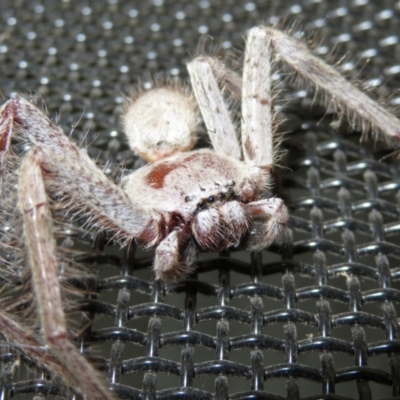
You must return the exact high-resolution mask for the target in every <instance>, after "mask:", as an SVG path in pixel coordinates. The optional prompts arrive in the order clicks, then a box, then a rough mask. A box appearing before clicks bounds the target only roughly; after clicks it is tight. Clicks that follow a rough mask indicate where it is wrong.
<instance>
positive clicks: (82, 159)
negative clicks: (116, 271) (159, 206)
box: [0, 97, 158, 246]
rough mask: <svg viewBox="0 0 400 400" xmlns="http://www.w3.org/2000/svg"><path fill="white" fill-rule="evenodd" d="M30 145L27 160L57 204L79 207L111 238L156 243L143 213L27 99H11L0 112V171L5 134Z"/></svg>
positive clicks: (153, 229)
mask: <svg viewBox="0 0 400 400" xmlns="http://www.w3.org/2000/svg"><path fill="white" fill-rule="evenodd" d="M12 134H16V135H17V136H20V137H22V138H24V139H25V140H27V141H28V142H30V143H32V144H33V145H34V146H36V148H35V149H33V150H32V153H31V154H29V155H27V156H26V157H27V159H28V160H30V162H32V163H33V164H35V165H38V166H40V168H41V171H42V174H43V178H44V180H45V183H46V187H50V188H51V190H52V191H53V192H54V194H56V195H60V196H61V198H63V199H64V203H63V206H66V207H71V208H73V209H74V210H75V209H79V210H81V211H83V212H84V213H86V214H87V215H89V216H90V217H91V218H92V219H93V220H94V222H95V223H97V224H98V225H99V226H100V227H102V228H106V229H110V230H111V231H113V232H114V233H115V235H116V238H117V239H121V240H130V239H132V238H137V239H139V240H141V239H142V240H143V241H145V242H146V243H148V244H149V245H150V246H151V245H152V244H154V243H155V242H156V241H157V240H158V226H157V223H156V222H155V221H154V220H153V219H152V217H151V216H150V215H149V214H148V212H147V211H145V210H144V208H143V207H141V206H140V205H139V204H137V203H134V202H133V201H132V200H131V199H130V198H128V196H127V195H126V193H125V192H124V191H123V190H122V189H121V188H120V187H118V186H117V185H115V184H114V183H112V182H110V181H109V179H108V178H107V177H106V176H105V175H104V174H103V173H102V172H101V171H100V170H99V169H98V167H97V166H96V164H95V163H94V161H93V160H92V159H91V158H90V157H89V156H88V155H87V153H86V152H85V151H84V150H81V149H79V148H78V146H76V145H75V144H74V143H72V142H71V141H70V140H69V139H68V138H67V137H66V136H65V135H64V133H63V132H62V130H61V129H60V128H59V127H57V126H56V125H55V124H54V123H53V122H52V121H50V119H49V118H47V117H46V116H45V115H43V113H42V112H41V111H40V110H39V109H37V108H36V107H35V106H34V105H32V104H31V103H29V102H28V101H27V100H25V99H23V98H21V97H16V98H14V99H12V100H9V101H8V102H7V103H6V104H5V105H4V106H3V107H2V109H1V111H0V157H2V159H0V167H1V161H3V162H4V160H5V157H6V156H7V153H8V152H9V150H10V149H9V145H10V141H11V139H10V138H11V135H12Z"/></svg>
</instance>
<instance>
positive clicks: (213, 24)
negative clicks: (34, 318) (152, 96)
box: [0, 0, 400, 399]
mask: <svg viewBox="0 0 400 400" xmlns="http://www.w3.org/2000/svg"><path fill="white" fill-rule="evenodd" d="M399 23H400V2H396V1H394V0H392V1H379V2H377V1H373V0H369V1H368V0H354V1H338V0H329V1H328V0H325V1H323V0H302V1H253V2H252V1H248V2H246V1H225V2H222V1H207V0H199V1H195V2H192V1H187V2H175V1H162V0H154V1H153V2H145V1H140V2H139V1H138V2H133V1H117V0H109V1H105V0H101V1H96V2H95V1H93V2H89V1H59V2H55V1H50V0H48V1H28V0H26V1H18V0H14V1H10V0H2V1H1V3H0V26H1V28H0V93H1V96H2V98H3V99H4V100H5V99H7V98H9V97H10V96H11V95H12V94H13V93H21V94H23V95H26V96H33V97H35V98H37V97H38V98H39V101H38V102H39V104H41V105H42V106H43V103H44V104H45V107H46V108H47V110H48V112H49V114H50V116H51V117H52V118H53V119H55V120H58V121H59V124H61V126H63V128H64V130H65V132H66V133H69V132H70V131H71V129H72V128H74V129H73V132H72V134H71V136H72V137H73V139H74V140H77V141H78V142H79V143H82V144H83V145H85V146H86V145H89V146H90V148H89V152H90V154H91V155H93V157H95V158H96V159H98V161H99V164H105V163H106V162H109V164H108V167H106V168H105V172H106V173H107V174H108V175H110V178H111V179H113V178H115V176H118V174H119V171H120V169H121V168H127V169H132V168H135V167H138V166H140V165H142V162H141V161H140V160H137V159H135V158H134V156H132V155H131V154H130V151H129V149H128V147H127V144H126V141H125V137H124V134H123V132H122V130H121V125H120V122H119V118H120V113H121V109H122V104H123V98H124V96H126V95H127V94H129V92H130V90H131V89H132V88H133V87H135V85H142V86H144V87H147V86H148V85H149V84H151V79H152V78H154V77H156V78H157V77H158V78H160V77H165V76H167V75H169V76H173V77H181V78H182V79H186V78H187V73H186V68H185V64H186V63H187V61H188V60H190V59H191V58H192V57H193V56H194V55H196V54H197V53H198V52H199V51H200V52H203V51H206V52H212V53H215V54H217V55H218V56H224V57H225V56H232V58H231V59H233V60H236V62H237V63H238V64H239V63H240V58H237V56H238V55H240V54H241V52H242V50H243V48H244V37H245V35H246V31H247V30H248V29H249V28H250V27H252V26H255V25H259V24H267V25H274V24H278V26H279V27H282V28H283V29H288V30H290V31H291V32H292V33H291V34H292V35H294V36H296V37H298V38H299V39H301V40H302V41H304V42H305V43H308V44H310V45H311V46H312V47H313V48H314V49H315V50H314V51H315V52H316V53H317V54H320V55H321V56H323V57H326V58H328V59H330V60H334V61H338V60H340V66H339V67H338V68H339V69H341V70H342V71H344V72H345V73H346V74H347V75H348V76H349V77H350V78H353V79H354V78H357V79H358V80H359V81H361V83H360V85H361V86H363V87H364V88H366V89H368V90H372V91H373V92H374V96H377V97H380V98H382V99H385V100H386V102H387V103H388V105H389V106H390V107H392V108H395V107H396V106H398V105H399V104H400V97H399V94H398V92H397V89H398V88H399V87H400V85H399V81H400V44H399ZM204 49H205V50H204ZM285 76H286V71H285V70H282V69H280V68H277V81H280V80H282V81H284V82H285V83H284V84H283V85H282V89H283V90H282V93H281V94H280V96H278V99H277V104H278V107H279V108H281V107H282V105H284V107H283V114H282V115H283V118H285V119H286V122H284V123H283V125H282V126H281V130H282V131H284V132H286V138H287V139H286V141H285V143H284V148H285V149H286V150H287V151H288V152H289V153H288V154H289V156H288V157H285V158H284V159H283V161H282V166H283V168H281V169H280V172H279V174H278V176H277V181H278V182H279V184H278V185H277V188H276V190H277V192H278V193H279V195H280V196H283V197H284V198H285V199H286V202H287V204H288V206H289V207H290V208H291V210H292V222H291V232H292V236H293V241H292V242H290V243H288V244H287V245H285V246H284V247H283V248H275V247H273V248H272V249H270V250H268V251H264V252H263V254H262V259H261V260H260V258H259V257H253V258H251V256H250V254H249V253H248V252H246V251H237V252H233V253H232V254H230V255H224V256H229V257H230V258H229V259H228V258H226V257H222V256H219V255H218V254H207V255H204V256H202V257H201V260H200V262H199V266H198V270H197V274H196V275H194V276H192V277H190V279H189V280H187V281H184V282H182V283H180V284H177V285H169V286H168V287H164V286H163V285H162V284H159V283H157V282H153V279H152V272H151V269H150V268H149V265H151V253H150V254H148V253H142V252H138V253H137V254H136V256H135V257H133V256H132V255H129V256H127V255H126V253H125V252H124V251H121V250H119V248H118V247H116V246H112V244H111V243H107V240H106V239H105V238H101V237H100V238H99V237H98V236H97V237H96V239H94V234H93V233H92V232H91V231H89V233H86V235H83V233H84V232H83V230H82V229H81V228H80V227H79V226H74V225H73V224H72V223H71V224H70V225H69V226H68V227H67V228H66V227H65V226H64V227H63V229H62V230H61V231H57V232H56V234H57V237H58V239H59V244H60V246H61V247H62V246H65V247H71V246H75V247H76V248H77V249H79V251H82V252H83V253H82V254H84V255H82V254H81V255H80V256H79V257H77V260H76V261H77V262H80V263H81V264H82V265H84V266H87V267H88V268H90V270H91V271H92V272H93V271H97V270H99V272H100V275H99V277H98V279H95V280H94V281H93V280H92V281H91V285H92V286H91V290H92V292H97V293H98V294H97V295H91V296H89V295H87V296H86V298H85V299H82V298H81V300H80V302H78V303H77V304H78V308H79V307H80V309H81V310H83V311H84V312H85V315H87V316H89V317H94V324H93V326H92V328H91V329H86V330H85V332H84V333H83V334H82V336H81V338H80V339H79V340H77V341H78V342H79V343H81V342H82V340H83V343H85V344H86V345H88V346H89V345H90V351H89V347H88V349H87V351H88V352H89V353H90V354H91V357H92V359H94V358H96V363H97V364H98V365H99V367H100V368H102V369H105V370H108V372H109V379H110V382H111V383H112V384H113V385H114V389H115V390H117V391H118V393H120V395H121V397H123V398H144V397H146V398H154V397H158V398H173V397H176V398H178V397H182V398H186V397H192V398H210V397H216V398H221V399H222V398H227V397H231V398H235V399H239V398H248V399H250V398H265V399H266V398H287V397H289V398H341V399H342V398H343V399H344V398H346V399H349V398H363V399H367V398H373V399H381V398H392V396H395V395H397V396H400V382H399V381H400V378H399V375H400V342H399V340H398V339H396V336H398V329H399V320H398V314H399V311H400V307H399V304H400V286H399V281H400V268H399V266H398V265H399V264H398V258H399V256H400V246H399V245H398V243H399V241H398V239H399V229H400V228H399V224H398V222H397V221H398V219H399V213H400V211H399V210H400V208H399V204H400V203H399V198H400V197H399V195H398V192H399V190H398V189H399V184H398V182H399V178H398V176H399V175H398V170H397V167H396V165H397V161H392V158H388V159H386V160H385V161H377V160H379V159H380V158H381V157H382V156H383V155H385V154H387V153H385V151H381V149H380V148H379V149H380V150H379V151H376V150H375V149H376V148H373V147H371V146H369V147H368V146H367V147H361V146H360V145H359V143H358V138H359V136H360V132H357V130H356V131H355V132H353V133H354V134H353V135H351V134H349V132H348V131H349V129H348V128H347V124H346V121H345V118H344V121H343V122H342V124H341V128H340V129H339V132H340V134H337V133H336V131H335V130H334V129H332V128H331V127H330V125H329V124H330V122H332V121H335V119H336V117H335V114H334V113H333V111H332V110H331V109H330V108H329V107H328V109H326V108H325V107H322V106H319V105H318V104H319V103H318V101H317V102H313V101H312V99H313V93H312V91H308V92H307V91H306V90H304V87H301V86H300V87H299V86H296V85H294V84H293V82H292V80H290V79H289V80H287V79H285ZM42 100H43V101H42ZM288 100H290V102H288ZM342 134H344V136H343V135H342ZM202 142H204V140H203V141H202ZM346 191H347V192H346ZM68 240H69V241H68ZM71 241H72V245H71ZM93 243H94V245H93ZM92 245H93V246H92ZM324 259H325V261H324ZM396 312H397V314H396ZM184 331H185V332H184ZM17 350H18V348H17V346H10V347H8V346H5V345H4V346H3V347H2V361H3V369H2V386H3V389H2V396H3V397H2V398H4V399H8V398H12V397H14V396H15V397H16V396H17V395H21V396H23V397H19V398H23V399H31V398H33V396H34V395H33V393H35V391H37V392H38V393H42V396H43V397H39V398H49V399H50V398H54V396H53V395H48V396H47V395H46V393H47V392H48V391H50V392H52V393H57V391H58V389H59V386H58V384H57V382H50V381H48V380H47V378H48V377H47V376H43V375H41V374H40V372H35V371H32V369H28V368H27V367H26V366H25V364H26V363H25V361H26V360H24V359H19V358H18V357H19V356H18V354H19V353H18V351H17ZM10 360H12V362H11V361H10ZM16 360H19V364H20V366H19V367H18V368H17V367H15V362H16ZM12 366H13V367H12ZM396 368H397V369H396ZM105 379H107V378H106V374H105ZM27 393H28V394H27ZM59 394H60V395H62V393H59ZM46 396H47V397H46ZM273 396H275V397H273ZM312 396H314V397H312ZM329 396H330V397H329Z"/></svg>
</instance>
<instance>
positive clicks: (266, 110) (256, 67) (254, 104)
mask: <svg viewBox="0 0 400 400" xmlns="http://www.w3.org/2000/svg"><path fill="white" fill-rule="evenodd" d="M266 40H267V38H264V40H260V38H259V36H257V35H256V34H255V31H254V30H253V29H252V30H251V31H250V34H249V36H248V38H247V44H246V52H245V61H244V69H243V89H242V147H243V155H244V159H245V160H246V161H247V162H252V163H255V164H256V165H257V166H258V167H260V168H261V170H262V171H263V175H264V178H265V179H268V178H269V175H270V170H271V168H272V165H273V164H274V161H275V160H274V145H273V131H274V129H273V121H274V108H273V104H272V79H271V50H270V46H268V45H265V41H266Z"/></svg>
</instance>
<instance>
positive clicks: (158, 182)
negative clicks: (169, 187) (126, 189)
mask: <svg viewBox="0 0 400 400" xmlns="http://www.w3.org/2000/svg"><path fill="white" fill-rule="evenodd" d="M181 166H182V163H179V162H171V163H168V164H167V163H162V164H159V165H157V166H155V167H153V168H152V170H151V171H150V172H149V173H148V175H147V176H146V178H145V179H146V182H147V183H148V184H149V185H150V186H151V187H152V188H154V189H162V188H163V187H164V180H165V177H166V176H167V175H168V174H169V173H170V172H171V171H173V170H175V169H176V168H179V167H181Z"/></svg>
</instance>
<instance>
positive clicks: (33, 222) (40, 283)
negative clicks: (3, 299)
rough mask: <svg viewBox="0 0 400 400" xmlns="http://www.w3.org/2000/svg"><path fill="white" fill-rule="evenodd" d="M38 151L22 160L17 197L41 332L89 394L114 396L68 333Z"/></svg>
mask: <svg viewBox="0 0 400 400" xmlns="http://www.w3.org/2000/svg"><path fill="white" fill-rule="evenodd" d="M36 150H37V149H36ZM37 154H38V152H35V150H34V151H31V152H30V153H29V154H28V155H27V156H26V157H25V158H24V160H23V162H22V164H21V169H20V178H19V183H18V197H19V208H20V210H21V213H22V215H23V225H24V236H25V241H26V246H27V250H28V260H29V265H30V268H31V273H32V283H33V289H34V292H35V298H36V302H37V308H38V314H39V319H40V324H41V330H42V334H43V337H44V339H45V341H46V344H47V345H48V346H49V347H50V349H51V351H52V353H53V354H54V356H55V357H56V358H57V359H58V360H59V362H60V363H61V364H62V365H63V366H64V367H65V368H66V369H67V370H68V372H69V374H70V376H71V377H72V378H73V380H74V383H75V385H77V386H78V388H79V390H80V391H82V393H84V394H85V395H86V396H87V398H94V399H104V400H106V399H110V398H112V397H113V396H112V394H111V393H110V391H109V390H108V389H107V387H106V385H105V384H104V381H103V380H102V378H101V376H100V374H99V373H98V371H96V370H95V369H94V368H93V366H92V365H91V364H89V363H88V362H87V360H86V359H85V358H84V357H83V356H82V355H81V354H79V352H78V350H77V348H76V347H75V346H74V345H73V343H72V342H71V341H70V340H69V337H68V336H69V335H68V331H67V328H66V321H65V315H64V312H63V304H62V299H61V291H60V284H59V281H58V277H57V273H58V263H57V258H56V243H55V240H54V237H53V234H52V219H51V213H50V209H49V206H48V201H47V194H46V191H45V185H44V180H43V170H42V166H41V165H40V161H39V160H38V159H37V157H36V155H37Z"/></svg>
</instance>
